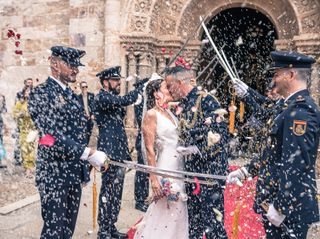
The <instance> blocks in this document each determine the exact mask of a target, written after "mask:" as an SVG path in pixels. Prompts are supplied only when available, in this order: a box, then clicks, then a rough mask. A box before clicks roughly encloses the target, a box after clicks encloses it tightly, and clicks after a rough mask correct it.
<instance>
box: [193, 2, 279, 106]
mask: <svg viewBox="0 0 320 239" xmlns="http://www.w3.org/2000/svg"><path fill="white" fill-rule="evenodd" d="M206 25H207V27H208V29H209V31H210V32H211V36H212V38H213V40H214V42H215V44H216V45H217V47H218V48H219V49H221V48H222V47H223V51H224V52H225V54H226V56H227V58H228V60H229V62H230V63H231V58H232V59H233V61H234V63H235V67H236V69H237V72H238V74H239V76H240V78H241V79H242V80H243V81H245V82H246V83H247V84H248V85H249V86H250V87H252V88H254V89H257V90H258V91H259V92H260V93H262V94H263V93H264V91H265V89H266V85H267V81H266V76H267V75H266V70H265V69H266V66H267V65H268V64H269V63H270V52H271V51H272V50H273V49H274V40H275V39H277V32H276V29H275V26H274V25H273V23H272V22H271V21H270V20H269V19H268V18H267V17H266V16H265V15H264V14H262V13H261V12H259V11H257V10H255V9H251V8H243V7H235V8H229V9H225V10H223V11H221V12H219V13H218V14H217V15H215V16H214V17H213V18H212V19H211V20H210V21H209V22H208V23H207V24H206ZM204 39H206V35H205V33H203V34H202V39H201V40H204ZM214 56H215V52H214V50H213V48H212V47H211V45H210V43H205V45H204V46H203V48H202V52H201V55H200V58H199V59H200V60H199V67H198V72H201V71H203V69H205V67H206V66H207V65H208V64H209V62H210V61H211V59H212V58H213V57H214ZM213 67H214V68H213ZM228 81H229V79H228V78H227V77H226V73H225V71H224V70H223V69H222V67H221V65H220V64H217V65H216V66H215V64H212V66H210V67H209V68H208V69H207V70H206V71H205V72H204V74H203V75H202V76H201V77H200V78H199V79H198V82H199V84H200V85H202V86H203V87H204V88H206V89H208V90H212V89H216V96H217V97H218V99H219V100H220V101H221V103H222V105H223V106H224V107H226V106H227V105H228V103H229V101H230V93H229V86H228ZM229 85H230V84H229Z"/></svg>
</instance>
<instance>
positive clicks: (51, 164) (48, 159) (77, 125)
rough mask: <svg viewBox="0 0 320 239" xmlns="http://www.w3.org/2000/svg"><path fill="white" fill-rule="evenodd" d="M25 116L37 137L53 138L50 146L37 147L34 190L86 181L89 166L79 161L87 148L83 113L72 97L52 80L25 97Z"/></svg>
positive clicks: (85, 120) (49, 79) (85, 122)
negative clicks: (29, 120)
mask: <svg viewBox="0 0 320 239" xmlns="http://www.w3.org/2000/svg"><path fill="white" fill-rule="evenodd" d="M28 103H29V105H28V109H29V113H30V115H31V118H32V120H33V122H34V124H35V126H36V128H37V129H38V131H39V136H40V138H41V137H44V136H47V135H51V136H53V138H54V139H55V141H54V145H53V146H46V145H44V144H40V145H39V147H38V156H37V162H36V166H37V170H36V183H37V185H38V186H48V187H52V188H54V187H57V186H69V185H72V184H79V183H81V182H86V181H89V170H88V169H89V164H88V163H87V162H86V161H83V160H81V159H80V157H81V155H82V153H83V152H84V149H85V146H86V145H87V138H86V133H87V132H86V124H87V119H86V117H85V114H84V110H83V108H82V106H81V105H80V103H79V102H78V100H77V98H76V95H75V94H74V93H70V94H68V93H66V91H65V90H63V89H62V87H61V86H60V85H59V84H58V83H57V82H56V81H54V80H53V79H52V78H50V77H49V78H48V79H47V81H46V82H45V83H43V84H41V85H39V86H37V87H35V88H34V89H33V90H32V91H31V93H30V96H29V102H28Z"/></svg>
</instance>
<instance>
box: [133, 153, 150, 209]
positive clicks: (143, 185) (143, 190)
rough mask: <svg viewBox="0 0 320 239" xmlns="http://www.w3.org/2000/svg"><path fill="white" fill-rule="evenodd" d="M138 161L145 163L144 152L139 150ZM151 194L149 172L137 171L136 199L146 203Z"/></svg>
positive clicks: (135, 181) (135, 183) (135, 182)
mask: <svg viewBox="0 0 320 239" xmlns="http://www.w3.org/2000/svg"><path fill="white" fill-rule="evenodd" d="M138 163H139V164H144V161H143V157H142V153H141V151H140V150H138ZM148 196H149V174H148V173H144V172H139V171H136V175H135V179H134V199H135V200H136V202H139V203H144V202H145V201H146V199H147V198H148Z"/></svg>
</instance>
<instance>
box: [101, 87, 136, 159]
mask: <svg viewBox="0 0 320 239" xmlns="http://www.w3.org/2000/svg"><path fill="white" fill-rule="evenodd" d="M141 90H142V88H137V89H135V90H133V91H131V92H130V93H128V94H127V95H125V96H118V95H114V94H112V93H110V92H108V91H106V90H104V89H102V90H100V92H99V93H98V95H96V97H95V118H96V122H97V125H98V128H99V137H98V149H99V150H102V151H104V152H105V153H106V154H107V155H108V156H109V157H110V158H111V159H113V160H116V161H122V160H131V157H130V153H129V148H128V139H127V135H126V131H125V127H124V122H123V120H124V118H125V115H126V108H125V106H128V105H131V104H133V103H134V102H135V101H136V100H137V98H138V94H139V92H140V91H141Z"/></svg>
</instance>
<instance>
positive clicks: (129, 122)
mask: <svg viewBox="0 0 320 239" xmlns="http://www.w3.org/2000/svg"><path fill="white" fill-rule="evenodd" d="M127 59H128V73H129V76H132V77H135V75H136V73H137V58H136V56H135V54H134V52H129V53H128V55H127ZM126 83H127V92H130V91H132V90H133V88H134V87H133V84H134V83H135V80H131V81H128V82H126ZM126 126H127V127H128V128H133V127H134V108H133V106H132V105H130V106H128V107H127V116H126Z"/></svg>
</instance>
